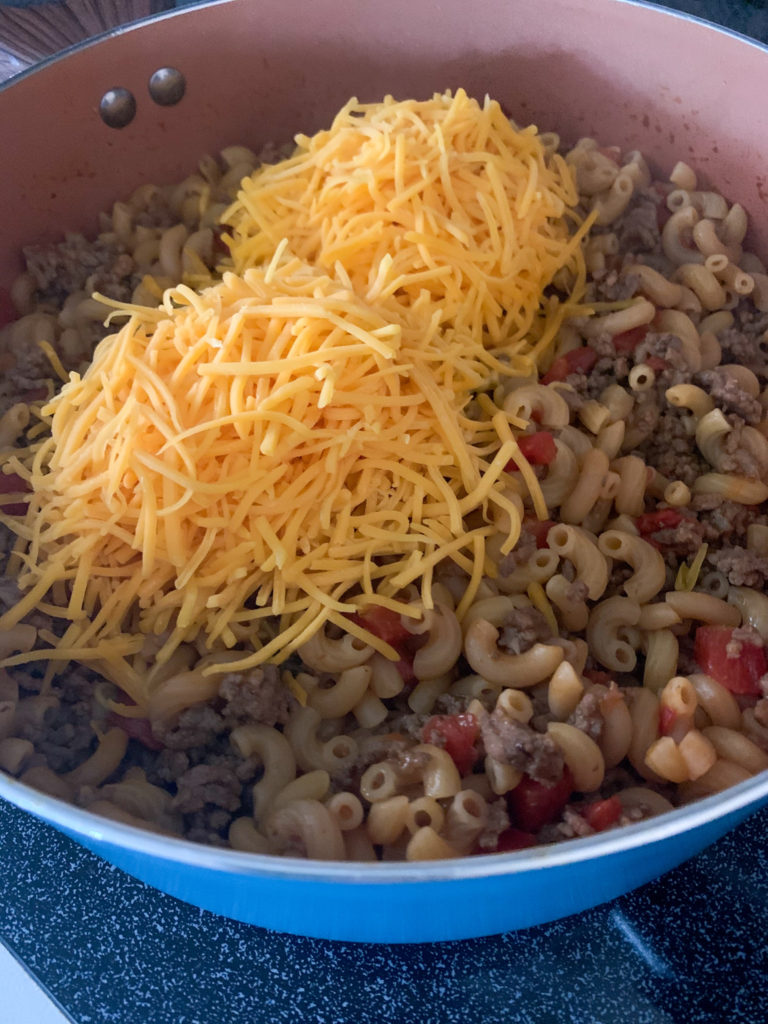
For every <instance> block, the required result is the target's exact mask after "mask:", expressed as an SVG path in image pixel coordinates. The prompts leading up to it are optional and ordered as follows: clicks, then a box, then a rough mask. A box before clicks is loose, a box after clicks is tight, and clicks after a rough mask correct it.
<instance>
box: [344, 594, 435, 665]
mask: <svg viewBox="0 0 768 1024" xmlns="http://www.w3.org/2000/svg"><path fill="white" fill-rule="evenodd" d="M349 617H350V619H351V620H352V621H353V622H355V623H357V625H358V626H362V627H363V629H367V630H368V631H369V633H373V635H374V636H377V637H379V639H380V640H384V641H385V643H388V644H389V645H390V647H394V649H395V650H396V651H397V653H398V654H399V655H400V660H399V661H398V662H397V670H398V672H399V673H400V675H401V676H402V677H403V682H404V683H406V684H410V683H413V682H415V681H416V676H415V674H414V671H413V656H414V654H415V653H416V650H417V649H418V648H419V647H420V646H421V644H422V643H424V640H425V638H424V637H420V636H414V635H413V633H409V632H408V630H407V629H406V627H405V626H404V625H403V620H402V618H401V616H400V615H399V614H398V613H397V612H393V611H392V610H391V609H389V608H382V607H380V606H379V605H374V606H373V607H371V608H367V609H366V610H365V611H364V612H360V613H359V614H357V615H350V616H349Z"/></svg>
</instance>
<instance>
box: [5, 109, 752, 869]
mask: <svg viewBox="0 0 768 1024" xmlns="http://www.w3.org/2000/svg"><path fill="white" fill-rule="evenodd" d="M747 226H748V222H747V214H746V212H745V211H744V209H743V208H742V207H741V206H740V205H739V204H738V203H732V202H731V201H730V200H729V199H728V198H726V197H725V196H723V195H721V194H720V193H719V192H717V191H716V190H715V189H714V188H713V187H710V183H709V182H706V181H705V180H704V179H703V175H699V173H698V170H697V169H696V168H693V167H691V166H689V165H688V164H687V163H685V162H684V161H680V162H678V163H677V164H676V165H675V166H674V167H673V168H671V170H670V172H669V175H668V177H666V178H664V177H663V176H657V177H654V174H653V172H652V171H651V170H650V169H649V164H648V163H647V162H646V160H645V159H644V157H643V156H642V155H641V154H639V153H637V152H628V153H624V154H622V153H621V152H620V151H619V150H618V149H617V148H616V147H608V148H606V147H603V146H601V145H599V144H598V142H597V141H596V140H594V139H581V140H578V141H577V142H576V144H575V145H574V146H573V147H571V148H570V149H564V150H561V149H560V148H559V140H558V138H557V137H556V136H554V135H553V134H552V133H547V134H540V133H539V132H538V131H537V130H536V129H535V128H532V127H530V128H525V129H519V128H518V127H517V126H515V125H513V124H511V123H510V122H508V121H507V119H506V118H505V117H504V115H503V114H502V113H501V110H500V108H499V107H498V105H497V104H494V103H493V102H492V101H490V100H487V101H486V102H485V103H484V104H478V103H476V102H475V101H474V100H471V99H470V98H469V97H467V96H466V94H465V93H463V92H462V91H459V92H457V93H456V94H455V95H454V94H450V93H448V94H445V95H444V96H436V97H433V98H432V99H431V100H428V101H424V102H417V101H405V102H403V103H397V102H395V101H394V100H392V99H391V98H387V99H386V100H385V101H384V102H383V103H381V104H370V105H360V104H358V103H357V102H356V101H351V103H350V104H349V105H347V106H346V107H345V108H344V109H343V110H342V111H341V112H340V114H339V115H338V117H337V118H336V120H335V121H334V123H333V125H332V127H331V128H330V129H329V131H327V132H321V133H318V135H316V136H313V137H312V138H308V137H305V136H297V139H296V145H295V146H294V147H293V148H290V147H286V148H285V149H283V150H278V149H276V148H275V147H268V149H267V150H265V152H263V153H262V154H260V155H257V154H255V153H254V152H253V151H251V150H250V149H247V148H245V147H243V146H231V147H228V148H227V149H225V150H224V151H223V152H222V153H221V154H220V155H218V156H217V157H212V156H205V157H204V158H203V159H202V160H201V162H200V165H199V168H198V169H197V170H196V171H194V172H193V173H192V174H190V175H189V176H188V177H187V178H186V179H185V180H184V181H182V182H180V183H176V184H173V185H169V186H163V187H160V186H155V185H146V186H142V187H141V188H139V189H137V190H136V192H135V193H134V194H133V195H132V196H130V197H128V198H127V199H126V200H120V201H118V202H116V203H115V204H114V206H113V208H112V210H111V211H110V212H109V213H107V214H104V215H102V218H101V233H100V234H99V236H98V238H97V239H95V240H93V241H86V240H85V239H83V238H80V237H79V236H69V237H68V238H67V239H65V240H64V241H63V242H62V243H61V244H60V245H59V246H58V247H54V248H53V249H49V250H38V249H35V248H30V249H29V250H27V252H26V254H25V255H26V259H27V269H26V270H25V272H24V273H23V274H21V275H20V276H19V277H18V278H17V280H16V281H15V282H14V283H13V284H12V287H11V289H10V294H11V297H12V300H13V302H14V303H15V306H16V309H17V312H18V317H17V319H16V320H15V321H14V322H12V323H11V324H8V325H7V326H5V327H3V328H2V329H0V346H2V350H3V356H4V358H6V357H7V359H8V361H9V363H14V360H17V362H16V363H14V366H13V368H12V369H11V370H10V371H9V373H8V375H7V380H6V381H5V382H4V384H3V385H2V386H0V440H1V441H2V444H0V449H2V451H1V453H0V460H2V470H3V475H2V476H0V484H2V486H1V487H0V492H1V493H2V497H0V502H1V503H2V504H0V523H1V524H2V527H3V531H4V532H3V552H4V555H3V557H4V574H5V575H4V579H3V580H2V586H0V662H1V663H2V664H1V666H0V769H2V770H3V771H5V772H8V773H10V774H12V775H14V776H16V777H18V778H20V779H21V780H22V781H24V782H26V783H27V784H29V785H32V786H35V787H37V788H39V789H41V790H43V791H45V792H47V793H50V794H52V795H54V796H57V797H59V798H61V799H65V800H69V801H74V802H76V803H78V804H79V805H81V806H83V807H85V808H88V809H89V810H91V811H93V812H94V813H98V814H102V815H105V816H107V817H110V818H113V819H115V820H118V821H122V822H126V823H128V824H131V825H136V826H138V827H143V828H150V829H153V830H155V831H159V832H162V833H165V834H172V835H179V836H183V837H186V838H188V839H191V840H195V841H201V842H209V843H217V844H221V845H228V846H231V847H232V848H234V849H237V850H241V851H246V852H252V853H257V854H273V855H282V856H299V857H309V858H317V859H334V860H340V859H356V860H361V861H375V860H394V859H401V860H402V859H404V860H409V861H419V860H429V859H435V858H444V857H457V856H465V855H474V854H480V853H487V852H503V851H510V850H515V849H520V848H524V847H527V846H533V845H536V844H540V843H551V842H556V841H559V840H564V839H571V838H574V837H577V836H582V835H589V834H591V833H594V832H598V831H602V830H604V829H606V828H611V827H615V826H628V827H629V826H631V824H632V822H635V821H638V820H640V819H642V818H645V817H649V816H652V815H656V814H662V813H664V812H665V811H668V810H670V809H671V808H672V807H675V806H678V805H680V804H683V803H685V802H687V801H689V800H693V799H698V798H700V797H702V796H706V795H708V794H711V793H716V792H720V791H721V790H723V789H725V788H726V787H728V786H730V785H734V784H738V783H739V782H742V781H744V780H746V779H749V778H751V777H752V776H754V775H755V774H757V773H759V772H761V771H765V770H768V595H766V592H765V591H766V583H767V582H768V511H767V510H766V501H768V484H766V482H765V481H766V480H768V399H767V398H766V396H767V395H768V315H766V313H765V310H766V309H768V299H766V296H768V275H766V274H765V272H764V271H765V267H764V265H763V263H762V262H761V261H760V260H759V259H758V258H757V257H756V256H755V255H754V254H752V253H749V252H745V251H744V245H745V244H747V243H746V242H745V238H747ZM121 314H122V315H123V317H124V318H127V323H126V324H125V325H124V326H122V327H119V328H118V329H117V330H114V328H113V327H112V326H111V324H110V325H109V326H108V331H112V332H113V333H107V334H106V336H105V337H104V338H103V339H102V335H104V328H103V327H102V326H101V322H102V321H103V320H104V319H105V317H107V315H109V317H110V321H112V320H114V319H115V318H117V319H118V320H119V319H120V315H121ZM25 351H27V352H31V353H32V355H31V356H28V357H25V359H26V360H27V362H26V363H25V364H24V365H21V362H20V359H21V357H20V356H19V355H18V353H20V352H25ZM78 460H79V461H78Z"/></svg>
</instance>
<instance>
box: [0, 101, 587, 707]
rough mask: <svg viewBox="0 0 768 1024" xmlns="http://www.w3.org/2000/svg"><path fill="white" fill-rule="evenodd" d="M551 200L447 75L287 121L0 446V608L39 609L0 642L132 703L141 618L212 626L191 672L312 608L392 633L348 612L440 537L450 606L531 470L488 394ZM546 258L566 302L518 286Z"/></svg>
mask: <svg viewBox="0 0 768 1024" xmlns="http://www.w3.org/2000/svg"><path fill="white" fill-rule="evenodd" d="M576 200H577V195H576V191H575V188H574V185H573V181H572V179H571V177H570V172H569V171H568V168H567V167H566V165H565V163H564V162H563V161H562V160H560V158H559V157H557V156H554V155H551V154H548V153H547V152H546V151H545V149H544V147H543V145H542V143H541V141H540V140H539V138H538V135H537V134H536V131H535V129H526V130H524V131H518V130H517V129H515V128H513V127H512V126H510V124H509V122H508V121H507V120H506V118H505V117H504V116H503V114H502V113H501V111H500V109H499V107H498V105H497V104H495V103H493V102H491V101H486V103H485V104H484V105H483V106H479V105H478V104H477V103H476V102H475V101H473V100H470V99H468V98H467V96H466V95H465V94H464V93H463V92H461V91H460V92H458V93H457V94H456V96H455V97H452V96H451V95H450V94H446V95H445V96H436V97H434V98H433V100H431V101H428V102H426V103H415V102H406V103H395V102H394V101H393V100H391V99H388V100H386V101H385V102H384V103H382V104H377V105H372V106H362V107H361V106H359V105H357V104H356V103H354V102H352V103H350V104H349V105H348V106H347V107H345V108H344V110H343V111H342V112H341V113H340V114H339V115H338V117H337V118H336V120H335V122H334V124H333V126H332V128H331V129H330V131H328V132H321V133H319V134H318V135H316V136H314V137H313V138H312V139H307V138H305V137H303V136H302V137H299V139H298V150H297V154H296V155H295V156H294V157H293V158H292V159H290V160H288V161H284V162H283V163H281V164H277V165H275V166H272V167H266V168H265V169H264V170H262V171H259V172H257V173H256V174H255V175H254V176H253V177H252V178H251V179H248V180H246V181H245V182H244V183H243V189H242V191H241V193H240V196H239V198H238V200H237V202H236V203H235V204H234V206H233V207H232V208H231V209H230V210H229V211H228V212H227V214H225V217H224V220H225V222H226V223H227V224H228V225H230V226H231V228H232V232H233V233H232V237H231V239H230V244H231V253H232V269H230V270H224V271H223V276H222V279H221V280H220V281H218V282H217V283H215V284H212V285H210V286H209V287H206V288H202V289H201V290H199V291H194V290H193V289H191V288H190V287H188V286H186V285H179V286H178V287H176V288H172V289H169V290H168V291H166V292H165V294H164V297H163V302H162V304H161V305H160V306H159V307H158V308H156V309H149V308H143V307H140V306H135V305H134V306H130V305H125V304H117V303H112V305H115V306H117V307H118V309H117V312H120V313H123V314H124V315H126V316H129V319H128V321H127V323H125V325H124V326H123V327H122V328H121V329H120V330H118V331H117V332H116V333H114V334H112V335H110V336H108V337H107V338H105V339H104V340H103V341H102V342H101V343H100V345H99V346H98V347H97V349H96V352H95V354H94V358H93V361H92V363H91V365H90V366H89V368H88V369H87V371H86V372H85V373H84V374H83V375H82V376H80V375H79V374H76V373H72V374H70V378H69V380H68V382H67V383H66V384H65V385H64V387H63V388H62V389H61V391H60V392H59V393H58V394H57V395H55V396H54V397H53V398H52V399H51V400H50V401H49V402H48V403H47V405H46V406H45V407H44V408H43V410H42V415H43V416H44V417H45V418H47V420H48V421H49V423H50V436H49V437H46V438H45V439H43V440H38V441H36V442H35V443H34V444H33V445H31V446H30V447H29V448H28V449H25V450H24V453H25V454H23V455H22V454H20V453H19V452H17V453H16V455H15V457H14V460H13V467H14V470H15V471H17V472H20V473H22V474H23V475H24V476H25V478H26V479H28V481H29V483H30V485H31V488H32V497H31V500H30V504H29V507H28V512H27V515H26V517H25V519H24V520H23V521H22V522H19V521H11V520H9V518H8V517H5V516H0V520H2V521H3V522H8V523H9V525H13V528H14V529H15V530H16V532H17V533H18V534H19V538H20V540H19V542H18V543H17V546H16V549H15V554H14V558H15V559H16V562H17V567H18V582H19V586H20V588H21V590H22V598H21V600H20V601H19V603H18V604H17V605H16V606H15V607H14V608H13V609H11V610H9V611H8V612H6V613H5V615H3V616H2V617H0V629H5V628H9V627H11V626H13V625H14V624H15V623H17V622H19V621H21V619H23V617H24V616H25V615H26V614H27V613H28V612H30V611H31V610H32V609H34V608H36V607H45V609H46V610H47V611H48V612H49V613H51V614H54V615H56V616H57V617H58V618H59V619H61V620H63V621H64V629H63V635H61V636H54V635H53V634H50V635H48V636H47V637H46V638H45V639H46V640H47V642H48V643H49V644H50V646H49V647H47V648H45V649H39V650H36V651H32V652H29V653H24V654H18V655H14V656H12V657H10V658H7V659H6V660H5V662H4V664H19V663H22V662H24V661H28V660H31V659H34V658H38V659H39V658H48V659H50V660H52V661H59V662H60V661H67V660H70V659H74V660H79V661H84V662H88V663H90V664H93V665H94V666H95V667H97V668H98V669H99V671H101V672H102V673H103V674H104V675H105V676H106V677H107V678H109V679H112V680H113V681H115V682H117V683H118V684H119V685H120V686H121V687H122V688H123V689H124V690H125V691H126V692H127V693H128V694H129V695H130V697H131V698H132V700H133V701H135V702H136V705H137V706H138V707H140V708H141V707H146V706H147V704H148V703H150V696H151V695H150V692H149V687H150V686H151V680H150V681H149V682H148V681H147V677H146V674H145V673H143V672H142V670H141V668H140V666H141V665H142V664H144V662H143V661H142V649H143V648H144V646H145V641H146V639H147V637H148V636H154V637H157V638H159V640H158V641H157V642H158V644H159V652H158V653H157V655H156V663H157V664H158V665H162V664H163V663H166V662H168V661H169V659H171V658H172V657H173V655H174V652H175V651H177V649H178V648H179V646H180V645H182V644H185V643H192V642H197V643H198V646H200V645H201V644H202V646H203V647H204V648H205V649H206V650H207V651H210V652H214V654H215V652H217V651H219V652H221V651H223V650H226V649H232V648H235V650H234V651H233V652H232V653H230V654H228V655H227V657H226V658H225V659H222V660H221V662H220V663H217V662H216V658H215V657H212V658H211V659H209V662H208V667H207V668H206V670H205V671H206V673H216V672H217V671H232V670H242V669H246V668H250V667H252V666H255V665H258V664H261V663H263V662H265V661H267V660H272V661H276V662H280V661H283V660H284V659H285V658H286V657H287V656H288V655H289V654H290V653H291V652H292V651H295V650H296V649H297V648H299V647H300V646H301V645H302V644H303V643H304V642H306V641H307V640H308V639H310V638H311V637H312V636H313V635H314V634H315V633H316V632H317V631H318V630H319V629H321V628H323V627H324V626H325V625H326V624H335V625H336V626H340V627H342V628H343V629H345V630H346V631H347V632H350V633H352V634H354V635H359V636H360V638H361V639H363V640H365V641H366V642H369V643H372V644H373V645H374V646H375V647H376V648H377V649H378V650H379V651H381V652H382V653H383V654H385V655H387V656H388V657H394V656H395V654H396V652H395V651H394V650H393V649H392V648H391V647H390V646H389V645H388V644H387V643H386V642H385V641H383V640H380V639H378V638H376V637H374V636H372V635H371V634H370V633H369V632H368V631H367V630H366V629H364V628H363V627H361V626H358V625H357V624H355V623H354V622H353V621H351V620H350V619H349V618H348V616H349V615H350V614H352V613H354V612H356V611H359V610H361V609H362V608H364V607H366V606H367V605H371V604H379V605H382V606H384V607H387V608H390V609H395V610H399V611H402V612H404V613H406V614H409V613H410V614H412V612H410V611H409V602H410V600H411V598H410V597H409V598H404V597H403V596H402V595H403V593H404V592H406V590H407V588H409V587H412V586H413V585H415V586H416V587H417V588H418V589H419V592H420V597H421V600H422V601H423V603H424V605H425V607H431V606H432V597H431V594H432V578H433V573H434V571H435V569H436V567H437V566H438V564H439V563H440V562H441V561H443V560H444V559H451V560H452V561H453V562H455V563H456V564H457V565H458V566H459V567H460V568H461V569H463V570H464V571H465V572H466V573H467V577H468V586H467V591H466V594H465V595H464V598H463V599H462V601H461V603H460V605H459V609H458V613H459V615H461V614H462V613H463V611H465V610H466V608H468V607H469V605H470V604H471V602H472V600H473V598H474V596H475V593H476V591H477V588H478V586H479V585H480V582H481V579H482V576H483V575H491V576H492V575H494V574H495V569H494V566H493V565H492V564H491V562H490V560H488V559H486V555H485V547H486V539H487V538H488V537H489V536H490V535H491V534H493V533H495V532H497V530H498V528H499V527H498V525H497V524H498V523H500V522H501V523H504V529H505V531H506V533H507V537H506V540H505V544H504V548H503V550H505V551H508V550H510V549H511V547H512V546H513V545H514V544H515V543H516V541H517V537H518V535H519V530H520V511H519V510H520V508H521V507H522V506H521V500H520V497H521V491H522V488H523V487H524V486H527V487H528V490H529V491H530V493H531V496H532V499H533V503H534V506H535V508H536V509H537V511H539V513H540V514H542V513H546V508H545V506H544V502H543V498H542V496H541V492H540V490H539V488H538V483H537V481H536V478H535V475H534V474H533V473H532V472H531V473H530V474H529V475H530V477H531V479H530V480H528V478H527V477H526V478H525V480H524V482H521V483H518V482H517V481H515V480H513V479H512V478H511V477H510V476H509V475H508V474H506V473H505V466H506V465H507V463H508V462H509V460H510V459H511V458H512V457H513V456H514V458H515V459H517V460H518V461H519V460H520V455H519V449H518V446H517V443H516V441H515V438H514V434H513V432H512V430H511V427H515V428H517V427H519V424H518V423H517V421H515V420H514V418H512V417H509V416H507V414H506V413H504V412H503V411H502V410H500V409H499V408H497V407H496V405H495V404H494V402H493V400H492V398H491V397H490V395H491V393H492V391H493V387H494V385H495V383H496V382H497V381H498V380H499V379H500V376H502V375H504V374H526V373H530V371H531V370H532V368H533V366H534V365H535V360H536V359H537V358H538V357H539V356H540V355H541V354H543V353H544V352H546V350H547V348H548V347H550V346H551V344H552V343H553V341H554V338H555V334H556V332H557V329H558V327H559V326H560V324H561V322H562V320H563V317H564V316H565V315H567V313H568V312H569V310H571V309H576V308H578V307H577V305H576V304H577V303H578V302H579V300H580V299H581V297H582V292H583V281H584V277H585V274H584V265H583V258H582V256H581V250H580V247H579V240H580V237H581V233H582V232H583V230H584V226H583V225H582V226H581V228H579V227H578V225H577V224H576V223H575V219H574V218H573V217H572V214H571V212H570V207H571V205H572V204H575V202H576ZM569 217H570V218H571V220H573V223H572V224H571V227H572V228H573V230H569V226H568V218H569ZM564 268H565V269H566V270H567V272H568V273H569V274H570V275H571V279H572V281H573V282H574V286H573V289H572V291H571V296H570V298H569V300H568V303H565V304H561V303H559V302H558V300H557V299H555V298H549V299H547V300H544V299H543V292H544V289H545V288H546V287H547V285H548V284H549V283H550V282H551V281H552V278H553V277H554V275H555V274H556V273H558V271H562V270H563V269H564ZM103 301H109V300H103ZM112 315H113V316H114V315H116V314H112ZM478 394H481V399H482V400H479V401H474V399H475V396H476V395H478ZM534 598H538V601H535V603H537V605H539V606H540V605H541V603H542V602H541V595H539V594H538V593H537V594H536V595H534ZM532 599H533V598H532ZM265 620H268V622H269V623H270V625H269V627H268V628H267V629H266V630H265V629H264V628H263V627H264V626H265V625H266V623H265ZM240 653H241V656H240V657H238V654H240Z"/></svg>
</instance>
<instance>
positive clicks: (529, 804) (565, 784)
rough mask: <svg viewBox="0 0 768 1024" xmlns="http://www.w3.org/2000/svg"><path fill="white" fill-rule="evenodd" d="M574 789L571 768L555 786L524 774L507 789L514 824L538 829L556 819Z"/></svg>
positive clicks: (533, 829)
mask: <svg viewBox="0 0 768 1024" xmlns="http://www.w3.org/2000/svg"><path fill="white" fill-rule="evenodd" d="M571 793H573V776H572V775H571V773H570V771H569V769H568V768H565V769H564V770H563V774H562V775H561V776H560V778H559V779H558V780H557V782H555V783H554V785H552V786H547V785H545V784H544V783H543V782H536V781H535V780H534V779H532V778H530V777H529V776H528V775H524V776H523V777H522V779H521V780H520V782H519V783H518V784H517V785H516V786H515V788H514V789H513V790H511V791H510V792H509V793H507V806H508V807H509V811H510V815H511V816H512V820H513V821H514V823H515V825H516V826H518V827H519V828H521V829H523V830H524V831H525V832H538V831H539V829H540V828H543V826H544V825H547V824H549V822H550V821H554V820H555V818H557V817H558V816H559V815H560V812H561V811H562V809H563V808H564V807H565V805H566V804H567V803H568V800H569V798H570V796H571Z"/></svg>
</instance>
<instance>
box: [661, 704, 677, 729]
mask: <svg viewBox="0 0 768 1024" xmlns="http://www.w3.org/2000/svg"><path fill="white" fill-rule="evenodd" d="M677 717H678V716H677V712H676V711H674V710H673V709H672V708H668V707H667V706H666V704H663V705H662V706H661V710H660V711H659V732H660V733H661V735H662V736H670V735H671V734H672V732H673V731H674V728H675V726H676V725H677Z"/></svg>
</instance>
